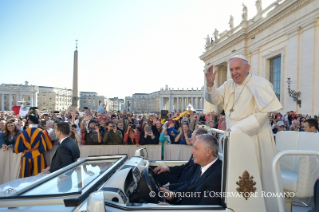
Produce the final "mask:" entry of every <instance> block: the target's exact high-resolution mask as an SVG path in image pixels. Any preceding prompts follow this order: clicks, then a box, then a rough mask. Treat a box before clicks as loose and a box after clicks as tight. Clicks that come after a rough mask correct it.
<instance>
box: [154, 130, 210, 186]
mask: <svg viewBox="0 0 319 212" xmlns="http://www.w3.org/2000/svg"><path fill="white" fill-rule="evenodd" d="M207 133H208V132H207V130H206V129H203V128H199V129H197V130H195V131H194V132H193V134H192V138H191V142H192V144H193V145H194V143H195V141H196V136H198V135H202V134H207ZM197 168H198V164H195V163H194V159H193V155H192V156H191V157H190V159H189V161H188V162H187V163H185V164H183V165H181V166H173V167H167V168H164V167H160V166H159V167H156V168H155V169H154V172H155V173H157V174H158V175H157V177H156V179H157V180H158V181H159V183H160V184H161V185H164V186H163V187H164V188H168V189H170V190H174V189H176V188H178V187H180V186H181V185H184V183H186V182H187V181H189V180H190V179H192V176H193V175H194V173H195V171H196V170H197Z"/></svg>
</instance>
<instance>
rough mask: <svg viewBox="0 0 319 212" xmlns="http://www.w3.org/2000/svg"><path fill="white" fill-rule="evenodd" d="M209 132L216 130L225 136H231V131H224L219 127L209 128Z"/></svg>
mask: <svg viewBox="0 0 319 212" xmlns="http://www.w3.org/2000/svg"><path fill="white" fill-rule="evenodd" d="M207 131H208V132H209V133H211V132H216V133H219V134H223V135H224V136H225V137H226V136H227V137H228V136H229V131H223V130H219V129H216V128H210V129H208V130H207Z"/></svg>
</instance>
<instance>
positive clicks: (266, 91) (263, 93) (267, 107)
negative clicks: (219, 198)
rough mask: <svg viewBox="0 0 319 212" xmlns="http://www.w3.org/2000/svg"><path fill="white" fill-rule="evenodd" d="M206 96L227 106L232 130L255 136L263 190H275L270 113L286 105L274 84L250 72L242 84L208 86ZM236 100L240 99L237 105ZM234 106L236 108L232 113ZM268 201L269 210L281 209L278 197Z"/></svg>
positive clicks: (231, 83) (228, 123)
mask: <svg viewBox="0 0 319 212" xmlns="http://www.w3.org/2000/svg"><path fill="white" fill-rule="evenodd" d="M246 82H247V84H246V86H244V85H245V83H246ZM241 92H242V93H241ZM240 93H241V94H240ZM205 99H206V101H208V102H210V103H212V104H214V105H219V104H221V105H222V106H223V108H224V110H225V117H226V125H227V128H230V129H231V132H242V133H245V134H247V135H249V136H250V137H251V138H252V140H253V142H254V145H255V151H256V155H257V159H258V165H259V172H260V176H261V182H262V187H263V190H264V191H265V192H275V186H274V182H273V176H272V174H271V173H272V171H271V166H272V159H273V158H274V157H275V155H276V147H275V141H274V137H273V133H272V130H271V127H270V124H269V119H268V116H269V113H270V112H274V111H278V110H280V109H281V108H282V106H281V104H280V102H279V101H278V99H277V97H276V95H275V93H274V90H273V86H272V84H271V83H270V82H269V81H268V80H266V79H265V78H262V77H258V76H254V75H252V74H248V76H247V77H246V78H245V80H244V82H243V83H241V84H236V83H235V82H234V81H233V79H229V80H227V81H226V82H224V84H223V85H221V86H220V87H219V88H217V89H215V88H213V89H212V90H211V92H210V93H209V92H208V91H207V89H205ZM236 100H237V102H236ZM234 102H236V103H235V105H234V107H233V104H234ZM232 107H233V109H234V110H233V112H231V113H230V110H231V108H232ZM279 173H280V172H279ZM279 176H280V175H279ZM280 184H281V179H280ZM265 203H266V208H267V211H271V212H275V211H278V203H277V199H276V198H269V197H266V198H265Z"/></svg>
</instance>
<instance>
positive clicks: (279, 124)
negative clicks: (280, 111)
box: [277, 121, 285, 127]
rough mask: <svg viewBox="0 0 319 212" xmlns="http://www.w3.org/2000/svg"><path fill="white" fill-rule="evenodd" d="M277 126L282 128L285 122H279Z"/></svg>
mask: <svg viewBox="0 0 319 212" xmlns="http://www.w3.org/2000/svg"><path fill="white" fill-rule="evenodd" d="M277 125H278V126H279V127H280V126H285V124H284V122H283V121H278V122H277Z"/></svg>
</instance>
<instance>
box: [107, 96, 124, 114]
mask: <svg viewBox="0 0 319 212" xmlns="http://www.w3.org/2000/svg"><path fill="white" fill-rule="evenodd" d="M106 109H107V110H108V111H119V110H120V111H122V110H123V109H124V99H119V98H118V97H114V98H109V99H108V107H107V108H106Z"/></svg>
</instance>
